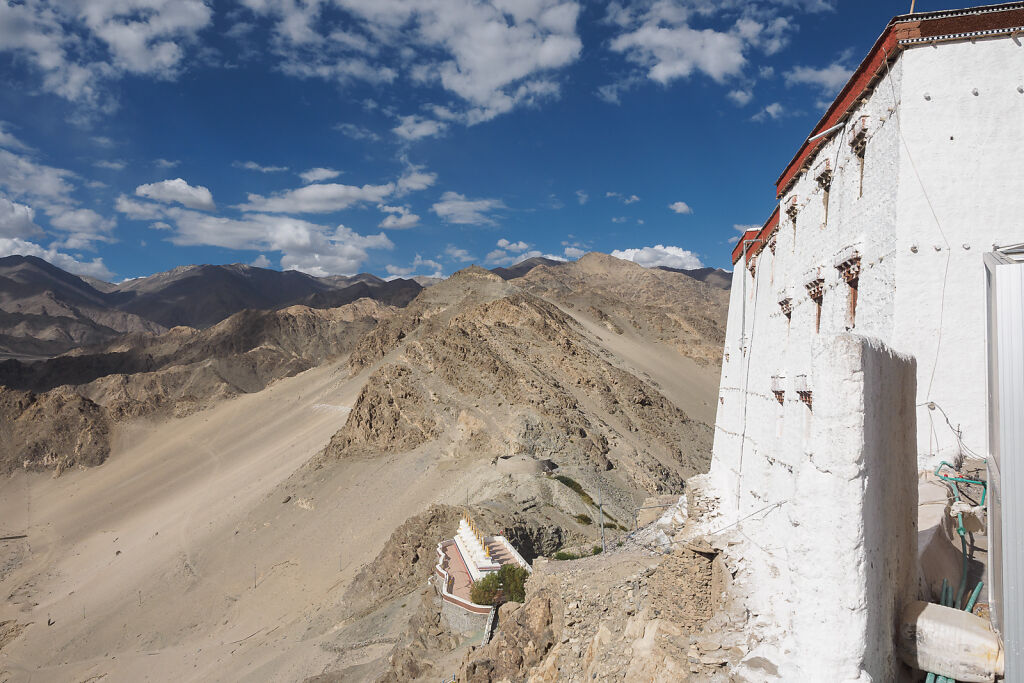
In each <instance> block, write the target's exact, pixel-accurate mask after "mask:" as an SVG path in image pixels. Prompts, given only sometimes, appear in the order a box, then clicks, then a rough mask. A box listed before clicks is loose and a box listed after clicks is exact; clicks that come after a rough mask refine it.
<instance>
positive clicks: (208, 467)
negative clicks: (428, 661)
mask: <svg viewBox="0 0 1024 683" xmlns="http://www.w3.org/2000/svg"><path fill="white" fill-rule="evenodd" d="M368 374H369V371H367V372H364V373H362V374H361V375H359V376H357V377H355V378H352V379H348V378H347V368H345V367H343V365H342V364H333V365H328V366H324V367H320V368H316V369H314V370H310V371H307V372H305V373H302V374H300V375H298V376H296V377H292V378H288V379H284V380H281V381H279V382H276V383H275V384H273V385H272V386H271V387H269V388H268V389H266V390H264V391H262V392H260V393H257V394H250V395H244V396H241V397H238V398H235V399H232V400H229V401H226V402H224V403H221V404H219V405H218V406H216V407H214V408H212V409H210V410H207V411H205V412H202V413H197V414H195V415H192V416H189V417H187V418H183V419H177V420H169V421H166V422H162V423H154V424H150V425H148V426H147V425H144V424H139V423H136V424H135V425H134V426H132V427H131V428H129V430H128V431H126V432H124V433H122V434H120V435H119V436H118V443H117V444H116V445H115V448H114V452H113V454H112V456H111V458H110V459H109V460H108V461H107V462H106V463H105V464H103V465H102V466H100V467H96V468H92V469H89V470H77V471H70V472H67V473H65V474H64V475H63V476H61V477H59V478H56V479H54V478H51V477H50V476H48V475H45V474H25V473H18V474H16V475H14V476H12V477H10V478H8V479H5V480H4V481H3V482H2V483H0V536H7V535H15V534H22V533H28V539H27V543H26V541H25V540H16V541H0V572H4V569H3V568H4V567H5V566H10V564H11V560H13V559H20V566H16V567H15V568H14V569H13V570H9V571H7V572H6V574H0V576H2V578H0V595H2V596H3V597H4V598H5V600H4V601H3V602H2V603H0V621H5V620H10V619H14V620H17V621H18V622H20V623H26V622H30V623H31V625H30V626H29V627H28V629H27V630H26V631H25V633H24V634H23V635H22V636H21V637H20V638H19V639H17V640H15V641H14V642H12V643H10V644H8V645H7V646H6V647H4V648H3V650H0V681H2V682H4V683H6V682H7V681H28V680H36V681H38V680H71V681H84V680H97V679H96V678H95V677H100V676H104V675H106V677H105V678H102V680H104V681H144V680H154V681H170V680H173V681H193V680H195V681H199V680H202V681H211V680H252V681H264V680H280V681H294V680H302V679H303V678H304V677H306V676H309V675H314V674H317V673H320V672H321V671H323V670H324V669H325V668H327V667H328V666H331V667H336V666H337V665H338V664H339V663H344V664H345V665H346V666H357V665H359V664H361V663H363V662H372V661H373V660H375V659H377V658H379V657H382V656H384V655H385V654H386V653H387V652H388V650H389V649H390V647H391V645H392V643H393V642H394V640H395V638H394V636H396V635H398V634H400V633H401V631H402V629H404V628H405V625H406V623H407V621H408V617H409V614H411V611H412V609H413V607H412V606H409V607H406V606H405V601H404V600H397V601H396V604H395V605H393V606H390V607H388V608H387V609H385V610H384V611H383V612H382V614H384V615H385V616H386V618H382V619H378V620H377V622H376V623H374V624H370V625H368V626H367V630H366V632H365V633H361V632H360V631H359V629H356V633H355V634H354V635H351V637H347V638H343V639H342V641H344V642H339V639H338V634H339V632H340V629H342V627H344V626H345V625H346V624H345V623H344V622H343V621H342V618H343V615H344V613H345V611H346V610H345V607H346V606H345V605H344V604H343V603H342V596H343V595H344V593H345V589H346V588H347V586H348V584H349V583H350V582H351V580H352V578H353V577H354V576H355V574H356V573H357V572H358V570H359V568H360V567H362V566H363V565H364V564H366V563H368V562H370V561H371V560H373V558H374V557H375V556H376V555H377V553H378V552H380V550H381V549H382V547H383V544H384V542H385V540H386V539H387V538H388V536H389V535H390V533H391V532H392V531H393V530H394V529H395V528H396V527H398V526H399V525H400V524H402V523H403V522H404V521H405V520H406V519H407V518H409V517H410V516H412V515H414V514H416V513H418V512H420V511H422V510H424V509H426V508H427V507H428V506H429V505H430V504H431V503H434V502H457V503H461V502H466V501H470V500H473V499H476V498H477V497H478V496H485V495H489V493H488V492H491V493H493V490H494V487H495V486H497V485H498V482H499V481H501V480H503V479H505V478H507V477H508V475H503V474H501V473H500V472H498V471H497V470H496V469H495V468H494V467H493V466H491V465H490V463H489V461H488V460H487V459H477V460H472V461H466V460H459V461H455V460H452V459H450V458H447V457H445V456H444V455H442V454H439V453H438V452H436V449H431V448H423V449H419V450H416V451H412V452H409V453H404V454H397V455H389V456H382V457H377V458H351V459H345V460H344V461H342V462H337V463H333V464H331V465H330V466H329V467H324V468H322V469H309V468H304V467H303V465H304V463H306V462H307V461H308V460H309V459H310V458H311V457H312V456H314V455H315V454H316V453H317V452H318V451H319V450H320V449H321V448H322V447H323V445H324V444H325V443H326V442H327V441H328V440H329V439H330V436H331V434H333V433H334V432H335V431H336V430H337V429H338V428H339V426H340V424H341V422H342V421H343V420H344V418H345V416H346V412H347V411H346V410H345V408H347V407H348V406H351V405H352V402H353V401H354V399H355V396H356V394H357V393H358V391H359V389H360V388H361V385H362V382H363V381H365V377H366V376H367V375H368ZM467 491H471V492H474V493H473V494H471V495H469V496H467ZM477 492H478V493H477ZM287 496H291V498H290V499H289V500H288V502H287V503H283V502H282V501H284V499H285V498H286V497H287ZM118 551H120V554H118ZM19 552H20V557H19ZM254 574H255V576H254ZM254 579H255V588H254V587H253V585H254ZM398 602H401V603H402V604H401V605H399V604H397V603H398ZM402 608H404V612H403V609H402ZM48 620H52V621H53V624H52V625H49V626H48V625H47V622H48ZM349 631H352V629H349ZM357 637H358V638H359V639H360V640H361V641H362V640H367V641H375V640H380V641H381V642H369V643H366V642H353V641H354V639H355V638H357ZM389 638H390V640H389ZM380 666H383V664H381V665H380ZM378 668H379V667H378Z"/></svg>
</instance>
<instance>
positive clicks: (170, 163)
mask: <svg viewBox="0 0 1024 683" xmlns="http://www.w3.org/2000/svg"><path fill="white" fill-rule="evenodd" d="M180 163H181V162H180V161H178V160H172V159H156V160H154V161H153V165H154V166H156V167H157V168H164V169H166V168H174V167H175V166H177V165H178V164H180Z"/></svg>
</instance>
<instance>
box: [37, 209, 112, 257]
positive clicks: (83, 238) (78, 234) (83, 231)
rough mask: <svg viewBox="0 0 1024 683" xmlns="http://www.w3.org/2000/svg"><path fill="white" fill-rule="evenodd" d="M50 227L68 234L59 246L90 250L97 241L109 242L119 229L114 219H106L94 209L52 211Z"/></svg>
mask: <svg viewBox="0 0 1024 683" xmlns="http://www.w3.org/2000/svg"><path fill="white" fill-rule="evenodd" d="M50 214H51V215H50V225H51V226H53V227H55V228H57V229H58V230H63V231H64V232H66V233H67V235H66V236H65V237H64V239H63V241H61V242H60V243H59V244H58V246H62V247H66V248H68V249H89V248H91V245H92V243H93V242H95V241H103V242H109V241H111V237H110V234H111V233H112V232H113V231H114V228H115V227H117V221H116V220H115V219H113V218H104V217H103V216H101V215H99V214H98V213H96V212H95V211H93V210H92V209H51V211H50Z"/></svg>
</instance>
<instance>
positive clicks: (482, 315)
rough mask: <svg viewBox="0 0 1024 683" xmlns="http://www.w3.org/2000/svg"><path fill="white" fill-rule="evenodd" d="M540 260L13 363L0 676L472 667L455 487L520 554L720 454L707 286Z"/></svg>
mask: <svg viewBox="0 0 1024 683" xmlns="http://www.w3.org/2000/svg"><path fill="white" fill-rule="evenodd" d="M547 268H548V267H547V266H540V267H538V268H535V269H534V270H533V271H532V272H531V273H530V275H528V276H527V277H524V278H517V279H512V280H508V281H506V280H504V279H502V278H501V277H500V276H498V275H495V274H494V273H491V272H488V271H485V270H483V269H480V268H475V267H474V268H469V269H466V270H465V271H461V272H459V273H457V274H455V275H453V276H452V277H451V278H448V279H447V280H445V281H443V282H439V283H437V284H435V285H433V286H431V287H429V288H427V289H424V290H422V291H421V292H419V294H418V295H417V296H416V298H415V299H414V300H413V301H411V302H410V303H409V305H408V306H406V307H405V308H400V309H392V308H389V307H385V306H381V305H380V304H379V303H377V302H373V301H360V302H357V303H356V304H352V305H349V306H345V307H341V308H338V309H330V310H314V309H309V308H304V307H295V308H288V309H284V310H280V311H277V312H261V313H256V312H251V311H246V312H243V313H238V314H236V315H234V316H232V317H230V318H228V319H227V320H225V321H223V322H221V323H219V324H216V325H214V326H212V327H210V328H208V329H205V330H196V329H192V328H183V327H178V328H174V329H172V330H170V331H168V332H167V333H165V334H163V335H160V336H150V335H131V336H128V337H124V338H122V339H119V340H117V341H116V342H115V343H111V344H108V345H106V346H103V347H98V348H90V349H79V350H76V351H75V352H73V353H69V354H67V355H65V356H62V357H60V358H55V359H51V360H49V361H43V362H38V363H34V364H30V365H29V364H16V363H7V364H4V365H2V366H0V382H2V383H4V384H6V385H7V388H6V389H0V392H2V393H0V396H2V400H0V406H3V409H4V410H5V411H8V413H5V418H4V419H5V426H6V425H7V424H8V423H10V424H15V428H14V429H13V430H11V434H12V436H10V437H9V436H8V433H7V432H5V433H4V434H3V435H0V436H2V437H3V443H4V444H5V447H7V448H8V449H9V451H8V452H7V453H6V454H5V457H6V462H7V463H8V467H11V468H12V469H14V470H16V471H15V472H13V473H12V474H10V475H8V476H6V477H4V478H0V535H4V536H10V537H11V538H12V539H13V540H11V541H10V542H8V543H4V544H0V595H4V596H7V597H6V599H5V600H4V601H3V602H0V623H2V622H6V623H7V625H6V626H5V627H4V628H6V629H7V631H6V632H8V633H12V634H15V635H13V637H9V638H8V642H6V643H4V644H0V647H3V659H2V660H0V680H3V676H4V675H5V674H7V675H8V677H9V678H11V679H12V680H22V679H28V678H36V679H40V678H41V679H58V680H88V679H90V678H92V679H97V678H102V677H104V676H106V677H109V678H111V680H113V679H119V680H138V679H140V678H143V677H145V675H146V672H152V671H160V672H161V676H162V677H164V678H174V679H182V680H223V679H246V680H289V681H291V680H303V679H305V678H309V679H310V680H316V681H339V680H343V681H348V680H358V681H363V680H378V679H379V680H385V681H397V680H410V679H415V678H422V679H425V680H437V679H439V678H441V677H443V676H447V675H450V674H451V673H453V672H456V671H458V670H459V668H460V666H461V665H462V663H463V660H464V658H465V656H466V654H467V650H468V641H467V639H466V637H465V636H464V635H462V634H461V633H460V632H458V630H457V629H455V630H453V629H452V628H451V625H450V624H449V622H448V621H447V618H446V617H445V616H444V615H443V614H442V613H441V608H440V606H439V604H438V603H437V599H436V596H434V594H433V588H432V587H430V586H428V585H426V584H425V579H426V577H427V576H429V575H430V574H431V567H432V565H433V563H434V561H435V558H436V551H435V544H436V543H437V541H438V540H440V539H442V538H445V537H449V536H450V535H451V534H452V533H453V532H454V530H455V523H456V521H457V519H458V516H459V515H460V514H461V513H462V512H463V511H468V512H469V513H470V514H471V515H472V516H473V518H474V519H475V520H477V523H478V524H479V525H481V527H483V528H485V529H487V530H490V531H495V532H503V533H505V534H506V536H507V537H508V538H510V539H511V540H512V542H513V543H514V545H515V546H516V547H517V548H518V549H519V551H520V552H521V553H522V554H523V555H524V556H525V557H527V558H528V559H533V558H535V557H538V556H550V555H552V554H553V553H555V551H557V550H571V551H575V552H581V551H583V550H585V551H586V552H587V553H590V552H592V548H593V546H594V545H595V544H596V543H599V542H600V538H601V535H602V533H601V532H602V530H601V529H600V528H599V525H598V520H599V519H600V518H601V515H602V514H603V518H604V522H605V528H604V532H605V535H606V536H607V540H608V543H609V548H610V549H611V548H612V547H614V546H615V544H616V543H619V542H621V541H623V540H624V539H625V533H626V531H627V530H628V529H631V528H632V527H633V524H634V521H633V515H634V508H635V507H637V506H639V505H641V504H643V502H644V501H645V500H646V499H647V497H648V495H649V494H651V493H655V492H656V493H670V494H678V493H680V492H681V490H682V487H683V483H684V480H685V479H686V477H688V476H690V475H691V474H694V473H696V472H700V471H703V470H704V469H706V466H707V462H708V458H709V455H710V445H711V428H710V426H709V423H710V421H711V420H712V419H713V414H714V404H715V403H716V393H717V373H718V370H717V367H716V363H717V357H714V356H712V355H711V354H710V353H709V352H708V350H707V348H710V347H711V346H712V345H713V343H714V342H713V341H710V340H709V339H706V338H698V337H699V336H700V335H701V334H703V333H706V334H707V335H709V336H712V335H714V334H716V330H718V329H719V327H720V326H721V325H724V320H719V321H716V320H714V319H713V316H715V315H718V314H720V313H721V310H722V309H721V308H719V307H717V306H718V305H717V303H716V299H715V298H714V296H715V295H714V294H708V293H707V292H705V291H704V290H705V289H706V290H708V291H710V288H708V287H707V286H706V285H703V284H701V283H699V282H696V281H695V280H693V279H692V278H689V277H688V276H686V275H684V274H681V273H669V272H664V271H644V270H643V269H641V268H639V266H635V265H634V264H631V263H628V262H625V261H620V260H618V259H610V258H608V257H601V256H599V255H592V256H590V257H587V259H584V262H583V263H582V265H580V266H579V267H578V268H577V267H562V266H559V267H557V268H556V267H554V266H552V267H551V270H552V272H551V273H547V274H545V273H544V272H540V271H543V270H545V269H547ZM652 274H653V275H652ZM617 278H618V279H621V280H623V282H624V283H625V284H623V285H621V286H619V285H616V283H615V280H616V279H617ZM702 288H703V289H702ZM599 295H600V296H601V297H604V299H600V298H598V296H599ZM693 297H704V298H701V299H700V301H701V302H702V303H700V304H695V303H693V302H690V301H689V299H690V298H693ZM630 303H632V304H633V308H634V309H635V310H632V311H630V310H628V306H629V304H630ZM702 306H703V310H704V314H705V315H706V316H709V317H711V319H712V323H716V324H712V323H708V324H707V325H706V326H702V325H700V324H698V323H699V322H700V320H702V318H701V317H700V310H701V307H702ZM659 307H660V308H662V309H665V310H667V313H666V316H667V320H668V321H669V322H665V321H664V320H662V319H661V318H658V317H657V316H656V315H655V314H656V312H657V311H658V309H659ZM680 311H681V312H682V313H680ZM669 314H671V316H670V315H669ZM672 316H675V317H672ZM687 334H689V335H692V342H689V343H691V345H692V348H691V347H688V346H687V344H688V342H687V339H689V337H686V335H687ZM695 359H700V360H701V362H702V363H704V364H703V365H701V364H698V362H697V361H696V360H695ZM36 405H38V407H33V406H36ZM10 406H13V408H12V407H10ZM8 414H9V415H10V417H7V415H8ZM51 423H52V424H53V425H61V424H63V425H67V426H66V427H63V428H61V429H52V430H49V431H47V432H46V433H47V434H53V435H54V437H55V438H54V439H52V440H50V441H48V442H46V441H45V440H41V433H42V431H43V430H47V429H48V428H49V426H50V424H51ZM33 424H34V425H35V426H34V427H32V425H33ZM33 429H35V431H33ZM104 430H105V431H104ZM74 436H80V437H81V438H78V439H73V438H72V437H74ZM90 439H93V440H94V441H96V442H97V443H95V444H94V443H93V441H90ZM15 441H17V444H16V445H13V446H10V445H7V444H14V442H15ZM104 447H105V448H106V449H107V450H108V451H109V454H107V451H104V450H103V448H104ZM26 453H30V454H31V453H34V454H35V455H32V457H30V458H27V459H28V460H29V462H28V463H27V465H26V463H25V460H26V458H25V457H24V455H25V454H26ZM69 453H70V454H74V455H75V458H67V457H66V458H65V459H64V460H59V459H58V458H59V457H60V456H61V455H65V456H66V455H67V454H69ZM94 455H99V456H100V457H98V458H93V457H92V456H94ZM87 456H88V457H87ZM103 456H106V459H105V460H103V464H102V465H101V466H99V467H72V465H90V464H94V463H95V462H97V461H99V460H102V459H103ZM55 467H60V468H61V469H63V474H62V475H61V476H60V477H50V476H46V475H44V474H42V473H40V472H38V470H41V469H49V468H55ZM599 503H602V504H603V510H602V511H599V510H598V509H597V506H598V504H599ZM552 585H553V584H552ZM659 585H660V584H659ZM666 585H667V584H666ZM659 590H661V589H660V588H659ZM666 590H667V589H666ZM534 609H535V608H534V607H530V609H529V610H527V611H526V612H523V615H524V617H525V616H528V614H532V613H533V611H534ZM541 611H542V612H543V610H541ZM551 614H552V615H553V616H552V618H553V619H557V618H560V616H559V615H557V614H555V612H552V613H551ZM514 619H515V618H514V617H510V618H509V620H508V623H509V624H511V623H512V621H514ZM12 624H13V626H12ZM557 628H565V627H563V626H558V627H557ZM510 634H511V631H510ZM508 638H510V639H507V640H505V641H503V642H507V643H508V644H509V648H510V652H511V648H513V647H515V642H514V640H512V639H511V638H513V636H512V635H509V636H508ZM480 654H481V657H482V656H483V655H485V654H486V653H480ZM479 658H480V657H478V658H477V659H479ZM466 661H467V662H472V661H475V659H469V660H466ZM481 666H483V665H481ZM483 670H484V669H482V668H479V667H478V668H477V669H474V671H483ZM467 671H468V669H467ZM495 671H497V669H495ZM512 678H513V679H514V678H515V676H512Z"/></svg>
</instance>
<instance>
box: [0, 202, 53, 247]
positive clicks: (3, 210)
mask: <svg viewBox="0 0 1024 683" xmlns="http://www.w3.org/2000/svg"><path fill="white" fill-rule="evenodd" d="M35 217H36V212H35V209H33V208H32V207H31V206H27V205H25V204H19V203H17V202H12V201H11V200H9V199H7V198H6V197H2V196H0V237H35V236H37V235H41V234H42V232H43V230H42V228H40V227H39V226H38V225H36V224H35Z"/></svg>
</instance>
